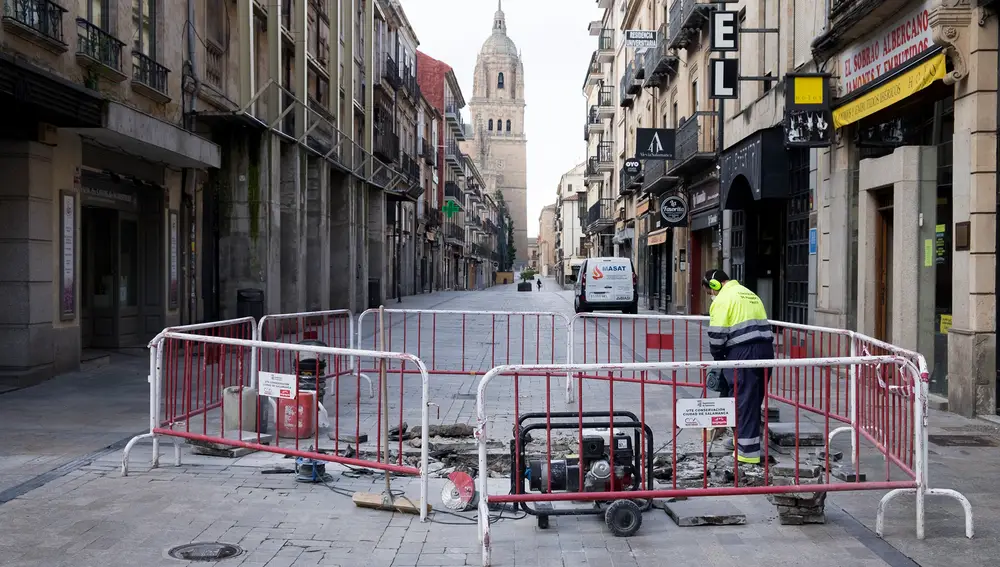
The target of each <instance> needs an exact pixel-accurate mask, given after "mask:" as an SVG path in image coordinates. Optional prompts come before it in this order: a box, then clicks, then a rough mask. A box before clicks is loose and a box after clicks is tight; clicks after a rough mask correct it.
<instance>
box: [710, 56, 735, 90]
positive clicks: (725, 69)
mask: <svg viewBox="0 0 1000 567" xmlns="http://www.w3.org/2000/svg"><path fill="white" fill-rule="evenodd" d="M709 66H710V67H711V69H712V73H711V75H710V77H711V92H710V93H709V98H713V99H733V98H739V96H740V95H739V85H740V60H739V59H710V60H709Z"/></svg>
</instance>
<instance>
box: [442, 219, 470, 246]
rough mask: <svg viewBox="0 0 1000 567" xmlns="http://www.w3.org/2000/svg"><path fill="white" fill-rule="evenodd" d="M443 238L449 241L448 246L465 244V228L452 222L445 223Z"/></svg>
mask: <svg viewBox="0 0 1000 567" xmlns="http://www.w3.org/2000/svg"><path fill="white" fill-rule="evenodd" d="M444 238H445V240H450V241H451V242H449V244H453V245H455V246H461V245H462V244H464V243H465V228H463V227H461V226H458V225H457V224H455V223H454V222H447V223H445V225H444Z"/></svg>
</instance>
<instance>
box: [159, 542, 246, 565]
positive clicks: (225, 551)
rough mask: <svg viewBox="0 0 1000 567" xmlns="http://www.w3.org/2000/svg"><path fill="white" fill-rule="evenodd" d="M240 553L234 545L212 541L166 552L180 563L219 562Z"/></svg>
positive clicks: (178, 547)
mask: <svg viewBox="0 0 1000 567" xmlns="http://www.w3.org/2000/svg"><path fill="white" fill-rule="evenodd" d="M241 553H243V550H242V549H240V548H239V547H237V546H235V545H232V544H228V543H219V542H215V541H213V542H198V543H188V544H185V545H178V546H177V547H175V548H173V549H171V550H170V551H168V552H167V555H169V556H170V557H173V558H174V559H180V560H182V561H219V560H220V559H229V558H230V557H236V556H237V555H239V554H241Z"/></svg>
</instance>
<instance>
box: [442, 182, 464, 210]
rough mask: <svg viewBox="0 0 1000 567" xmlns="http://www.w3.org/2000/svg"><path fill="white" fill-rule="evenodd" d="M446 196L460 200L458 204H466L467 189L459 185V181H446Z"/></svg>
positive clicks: (462, 205) (461, 205)
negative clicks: (464, 189)
mask: <svg viewBox="0 0 1000 567" xmlns="http://www.w3.org/2000/svg"><path fill="white" fill-rule="evenodd" d="M444 196H445V198H447V199H454V200H455V201H457V202H458V206H460V207H464V206H465V191H463V190H462V188H461V187H459V186H458V183H456V182H454V181H445V182H444Z"/></svg>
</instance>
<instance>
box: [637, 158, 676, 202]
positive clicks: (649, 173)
mask: <svg viewBox="0 0 1000 567" xmlns="http://www.w3.org/2000/svg"><path fill="white" fill-rule="evenodd" d="M667 167H668V162H667V161H665V160H660V159H657V160H652V159H650V160H646V163H645V165H643V169H644V170H645V171H644V172H643V181H642V191H643V192H644V193H653V194H657V195H658V194H660V193H662V192H663V191H666V190H668V189H672V188H673V187H674V186H675V185H677V183H678V182H679V181H680V178H679V177H677V176H675V175H667Z"/></svg>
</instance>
